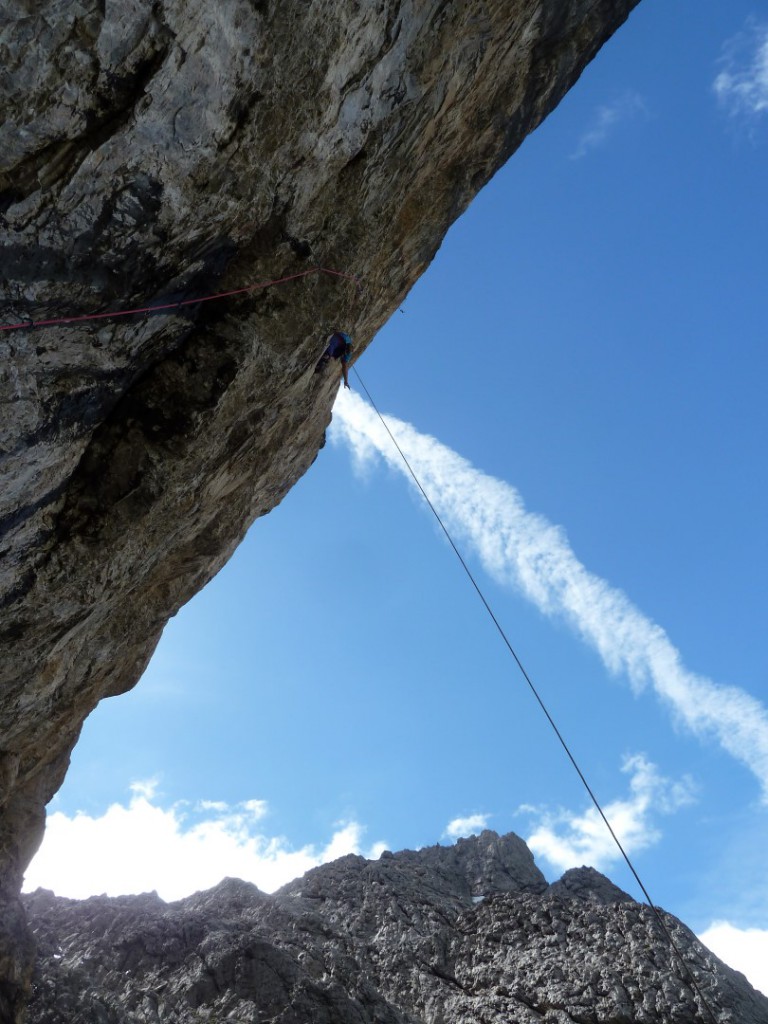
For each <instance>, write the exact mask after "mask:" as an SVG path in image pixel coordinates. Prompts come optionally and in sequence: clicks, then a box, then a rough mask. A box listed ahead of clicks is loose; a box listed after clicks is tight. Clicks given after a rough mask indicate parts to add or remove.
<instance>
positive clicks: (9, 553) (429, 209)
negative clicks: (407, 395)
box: [0, 0, 637, 1021]
mask: <svg viewBox="0 0 768 1024" xmlns="http://www.w3.org/2000/svg"><path fill="white" fill-rule="evenodd" d="M636 2H637V0H424V2H415V0H366V2H360V0H313V2H312V3H307V2H306V0H280V2H279V3H276V2H274V0H228V2H227V3H211V2H208V0H153V2H152V3H148V2H144V0H122V2H120V3H116V2H115V3H113V2H109V3H106V2H105V0H76V2H72V0H35V2H34V3H33V2H30V0H8V2H7V3H5V4H4V5H3V10H2V13H1V14H0V66H1V67H2V74H1V75H0V105H1V107H2V114H3V116H2V119H0V280H1V282H2V286H1V287H0V323H4V324H10V323H22V322H26V321H32V320H34V321H39V320H41V319H46V318H55V317H58V316H61V315H62V314H64V315H66V314H73V315H74V314H78V313H90V312H98V311H103V310H111V309H122V308H127V307H133V306H145V305H147V304H153V303H158V302H172V301H176V300H181V299H187V298H194V297H196V296H200V295H201V294H206V293H210V292H213V291H225V290H228V289H237V288H242V287H245V286H248V285H251V284H253V283H255V282H258V281H268V280H272V279H275V278H279V277H283V276H285V275H291V274H296V273H301V272H303V271H306V270H308V269H311V268H313V267H316V266H324V267H327V268H331V269H336V270H342V271H354V273H356V274H358V275H359V276H360V278H361V279H362V281H363V292H362V294H359V293H358V291H357V289H356V288H355V286H354V285H352V284H350V283H349V282H348V281H347V280H345V279H342V278H333V277H331V276H329V275H326V274H322V273H313V274H310V275H307V276H306V277H304V278H301V279H300V280H297V281H294V282H293V283H291V284H286V285H284V286H281V287H279V288H278V287H273V288H266V289H263V290H260V291H257V292H253V293H251V294H250V295H248V296H246V297H244V298H241V299H239V300H237V301H233V302H219V303H213V302H212V303H206V304H204V305H202V304H201V305H195V304H193V305H189V306H185V307H184V308H183V310H182V309H180V310H179V311H178V312H176V313H175V314H173V315H162V316H155V315H153V316H143V317H121V318H119V319H112V320H109V319H107V320H102V321H92V322H86V323H71V324H69V325H59V326H57V327H55V328H29V329H15V330H13V331H2V332H0V403H2V416H0V721H1V722H2V732H1V733H0V808H1V810H2V817H1V818H0V1020H9V1021H12V1020H15V1019H16V1018H17V1016H18V1014H19V1013H20V1012H21V1007H22V1005H23V999H24V992H25V990H26V988H27V985H28V981H29V974H30V969H31V959H30V956H31V953H30V950H31V947H30V945H29V940H28V935H27V934H26V932H25V928H24V923H23V921H24V918H23V913H22V910H21V906H20V904H19V902H18V892H19V887H20V883H21V878H22V874H23V871H24V869H25V867H26V865H27V863H28V862H29V859H30V857H31V856H32V854H33V853H34V850H35V849H36V847H37V845H38V843H39V841H40V838H41V835H42V830H43V827H44V818H45V810H44V809H45V805H46V803H47V802H48V801H49V800H50V798H51V797H52V795H53V794H54V793H55V791H56V790H57V788H58V787H59V785H60V784H61V781H62V779H63V777H64V774H65V772H66V769H67V765H68V760H69V755H70V751H71V749H72V747H73V745H74V743H75V742H76V739H77V736H78V733H79V730H80V727H81V725H82V722H83V720H84V719H85V717H86V716H87V715H88V714H89V713H90V711H91V710H92V709H93V708H94V706H95V705H96V704H97V702H98V701H99V700H100V699H102V698H103V697H105V696H112V695H116V694H119V693H121V692H124V691H125V690H126V689H128V688H129V687H131V686H133V685H134V684H135V683H136V681H137V680H138V678H139V676H140V675H141V672H142V670H143V668H144V666H145V665H146V663H147V661H148V659H149V657H150V655H151V653H152V650H153V648H154V646H155V644H156V643H157V640H158V638H159V636H160V633H161V631H162V629H163V626H164V624H165V622H166V621H167V620H168V618H169V616H171V615H172V614H174V612H175V611H176V610H177V609H178V608H179V607H180V606H181V605H182V604H183V603H184V602H185V601H187V600H188V599H189V598H190V597H191V596H192V595H193V594H194V593H195V592H196V591H197V590H198V589H199V588H200V587H201V586H202V585H204V583H205V582H207V580H209V579H210V578H211V576H212V575H214V574H215V573H216V572H217V571H218V569H219V568H220V567H221V566H222V565H223V564H224V562H225V561H226V560H227V559H228V558H229V556H230V555H231V553H232V552H233V550H234V549H235V547H236V546H237V544H238V543H239V541H240V539H241V538H242V536H243V535H244V532H245V530H246V529H247V527H248V526H249V525H250V524H251V523H252V522H253V520H254V519H255V518H256V517H258V516H260V515H263V514H264V513H266V512H268V511H269V510H270V509H272V508H274V506H275V505H276V504H278V503H279V501H280V500H281V499H282V497H283V496H284V495H285V494H286V492H287V491H288V490H289V489H290V487H291V486H292V485H293V484H294V483H295V481H296V480H297V479H298V478H299V477H300V476H301V475H302V474H303V473H304V472H305V471H306V470H307V468H308V467H309V466H310V464H311V463H312V461H313V459H314V458H315V456H316V454H317V451H318V449H319V448H320V447H321V445H322V444H323V438H324V430H325V427H326V426H327V423H328V421H329V417H330V408H331V404H332V400H333V395H334V391H335V382H334V381H332V380H331V379H330V377H324V378H319V377H316V376H315V375H313V373H312V367H313V365H314V363H315V361H316V359H317V357H318V355H319V354H320V352H321V351H322V345H323V337H324V335H325V334H327V332H328V331H329V330H330V329H332V328H333V327H336V326H339V325H340V324H343V325H344V326H345V327H346V328H347V329H348V330H350V331H351V332H352V333H353V334H354V335H355V338H356V340H357V342H358V348H359V349H363V348H364V347H365V345H366V344H367V343H368V341H369V340H370V339H371V338H372V337H373V335H374V334H375V332H376V330H377V329H378V328H379V327H380V325H381V324H382V323H383V322H384V321H385V320H386V319H387V318H388V316H389V315H390V313H391V312H392V311H393V310H394V309H395V308H396V307H397V305H398V304H399V303H400V302H401V301H402V299H403V297H404V295H405V294H406V293H407V291H408V289H409V288H410V286H411V285H412V284H413V282H414V281H415V280H416V278H417V277H418V275H419V274H420V273H422V272H423V270H424V269H425V268H426V267H427V265H428V264H429V261H430V260H431V258H432V256H433V254H434V252H435V250H436V248H437V246H438V245H439V244H440V241H441V239H442V237H443V235H444V233H445V231H446V229H447V227H448V226H449V224H450V223H451V222H452V221H453V220H454V219H455V218H456V216H458V214H459V213H461V211H462V210H463V209H464V208H465V207H466V205H467V204H468V203H469V201H470V200H471V198H472V196H473V195H475V193H476V192H477V191H478V190H479V189H480V188H481V187H482V185H483V184H484V183H485V182H486V181H487V180H488V179H489V177H490V176H491V175H492V174H493V172H494V171H495V170H496V169H497V168H498V167H499V166H500V164H501V163H502V162H503V161H504V160H506V158H507V157H508V156H509V155H510V154H511V153H512V152H513V151H514V150H515V149H516V147H517V146H519V145H520V143H521V142H522V140H523V139H524V138H525V136H526V135H527V134H528V133H529V132H530V131H532V130H533V129H534V128H535V127H536V126H537V125H538V124H539V123H540V121H541V120H542V119H543V118H544V117H545V116H546V115H547V113H548V112H549V111H550V110H551V109H552V108H553V107H554V106H555V105H556V104H557V102H558V101H559V100H560V98H561V97H562V96H563V95H564V94H565V92H566V91H567V90H568V88H570V86H571V85H572V84H573V83H574V82H575V81H576V79H577V78H578V76H579V74H580V73H581V71H582V70H583V68H584V67H585V65H586V64H587V63H588V62H589V60H590V59H591V58H592V57H593V56H594V55H595V53H596V52H597V51H598V49H599V48H600V46H601V45H602V44H603V43H604V42H605V41H606V39H608V37H609V36H610V35H611V33H612V32H613V31H615V29H616V28H617V27H618V26H619V25H621V24H622V22H623V21H624V20H625V19H626V17H627V16H628V14H629V12H630V11H631V9H632V8H633V7H634V5H635V3H636Z"/></svg>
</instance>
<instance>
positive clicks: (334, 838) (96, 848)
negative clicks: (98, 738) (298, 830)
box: [24, 780, 385, 900]
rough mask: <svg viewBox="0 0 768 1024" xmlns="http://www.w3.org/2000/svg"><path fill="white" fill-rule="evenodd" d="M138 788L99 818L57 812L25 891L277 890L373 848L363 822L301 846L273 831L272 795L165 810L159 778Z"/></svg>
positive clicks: (168, 896)
mask: <svg viewBox="0 0 768 1024" xmlns="http://www.w3.org/2000/svg"><path fill="white" fill-rule="evenodd" d="M131 791H132V794H131V797H130V800H129V802H128V804H127V805H124V804H120V803H114V804H112V805H111V806H110V807H109V808H107V810H106V811H105V812H104V813H103V814H102V815H99V816H97V817H91V816H90V815H88V814H85V813H83V812H82V811H78V812H77V813H76V814H75V815H74V817H69V816H68V815H66V814H63V813H62V812H60V811H57V812H54V813H53V814H50V815H49V816H48V822H47V825H46V832H45V838H44V839H43V843H42V846H41V847H40V850H39V851H38V853H37V856H36V857H35V858H34V860H33V861H32V863H31V864H30V866H29V869H28V870H27V874H26V878H25V882H24V891H25V892H31V891H32V890H34V889H36V888H38V887H42V888H46V889H52V890H53V891H54V892H55V893H56V894H57V895H58V896H67V897H70V898H72V899H85V898H87V897H88V896H94V895H100V894H102V893H106V894H107V895H108V896H120V895H125V894H128V893H140V892H150V891H152V890H156V891H157V893H158V894H159V895H160V896H161V897H162V898H163V899H165V900H176V899H181V898H182V897H184V896H188V895H190V894H191V893H193V892H197V891H199V890H201V889H207V888H210V887H211V886H214V885H216V884H217V883H218V882H220V881H221V879H222V878H224V877H227V876H230V877H234V878H242V879H244V880H245V881H248V882H253V883H254V884H255V885H257V886H258V887H259V888H260V889H261V890H262V891H264V892H273V891H274V890H275V889H278V888H279V887H280V886H281V885H285V883H286V882H289V881H291V880H292V879H293V878H297V877H298V876H300V875H303V874H304V873H305V872H306V871H309V870H310V868H314V867H317V866H318V865H319V864H325V863H327V862H328V861H331V860H336V858H338V857H343V856H344V855H345V854H348V853H363V850H362V842H363V834H364V832H365V829H364V828H363V826H361V825H359V824H358V823H357V822H355V821H347V822H339V823H338V824H337V825H336V826H335V831H334V832H333V834H332V835H331V838H330V839H329V840H328V842H327V843H326V844H325V845H324V846H319V847H318V846H315V845H311V844H310V845H306V846H302V847H300V848H298V849H296V848H293V847H292V846H291V845H290V843H289V842H288V841H287V840H286V839H285V838H284V837H282V836H269V835H267V834H265V832H264V829H263V825H262V822H263V819H264V818H265V817H267V815H268V807H267V804H266V802H265V801H264V800H246V801H243V802H241V803H238V804H234V805H230V804H227V803H225V802H223V801H202V802H200V803H198V804H191V803H188V802H184V801H182V802H179V803H175V804H173V805H171V806H170V807H165V808H164V807H162V806H161V805H160V802H159V800H158V798H157V784H156V782H155V781H154V780H151V781H149V782H135V783H133V784H132V786H131ZM384 848H385V847H384V844H382V843H377V844H374V846H373V847H371V848H370V849H369V850H367V851H366V852H365V854H364V855H365V856H368V857H377V856H378V855H379V854H380V853H381V852H382V850H383V849H384Z"/></svg>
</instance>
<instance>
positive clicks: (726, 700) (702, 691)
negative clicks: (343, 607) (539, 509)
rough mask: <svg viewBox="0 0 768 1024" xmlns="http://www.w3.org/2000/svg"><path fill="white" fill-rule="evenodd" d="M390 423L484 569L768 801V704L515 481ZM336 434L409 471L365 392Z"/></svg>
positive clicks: (338, 415) (346, 407)
mask: <svg viewBox="0 0 768 1024" xmlns="http://www.w3.org/2000/svg"><path fill="white" fill-rule="evenodd" d="M386 420H387V423H388V424H389V427H390V429H391V430H392V432H393V433H394V435H395V437H396V438H397V442H398V444H399V445H400V447H401V448H402V450H403V451H404V453H405V455H406V457H407V458H408V460H409V462H410V464H411V466H412V467H413V469H414V471H415V473H416V474H417V476H418V477H419V480H420V482H421V484H422V486H423V487H424V489H425V491H426V493H427V494H428V495H429V497H430V500H431V501H432V503H433V504H434V506H435V508H436V509H437V511H438V512H439V514H440V515H441V517H442V518H443V521H444V522H445V523H446V526H447V527H448V529H449V530H451V532H452V534H453V535H454V537H456V538H457V539H458V540H459V541H463V542H464V543H466V544H468V545H469V546H470V547H471V548H472V549H473V550H474V551H475V552H476V553H477V555H478V556H479V558H480V561H481V563H482V565H483V566H484V568H485V569H486V571H487V572H489V573H490V574H491V575H492V576H493V577H494V578H495V579H497V580H498V581H500V582H501V583H506V584H508V585H511V586H514V587H515V588H516V589H517V590H519V591H520V592H521V593H522V594H523V595H524V596H525V597H526V598H528V599H529V600H530V601H531V602H532V603H533V604H534V605H535V606H536V607H537V608H539V609H540V610H541V611H542V612H544V613H545V614H547V615H552V616H555V615H557V616H560V617H561V618H563V619H565V620H566V621H567V622H568V623H569V625H570V626H571V627H572V628H573V629H574V630H575V631H576V632H577V633H578V634H579V635H580V636H581V638H582V639H583V640H584V641H585V642H586V643H588V644H589V645H590V646H591V647H593V648H594V649H595V650H596V651H597V652H598V654H599V655H600V657H601V658H602V660H603V662H604V664H605V665H606V667H607V668H608V670H609V671H610V672H612V673H614V674H620V673H623V674H624V675H626V677H627V678H628V680H629V681H630V683H631V685H632V687H633V688H634V690H635V692H637V693H639V692H640V691H642V690H643V689H644V688H646V687H648V686H650V687H652V688H653V690H654V691H655V693H656V695H657V696H658V697H659V698H660V699H661V701H662V702H663V704H664V705H665V706H666V707H667V708H669V710H670V711H671V712H672V713H673V715H674V717H675V719H676V721H677V722H678V723H680V724H681V725H683V726H684V727H686V728H687V729H689V730H690V731H691V732H693V733H695V734H696V735H698V736H700V737H702V738H704V737H713V738H715V739H716V740H717V742H719V744H720V745H721V746H722V747H723V749H724V750H726V751H727V752H728V753H729V754H730V755H731V756H732V757H734V758H736V760H738V761H741V762H742V763H743V764H745V765H746V766H747V767H748V768H749V769H750V771H752V772H753V773H754V775H755V776H756V777H757V779H758V780H759V782H760V785H761V786H762V789H763V796H764V799H765V800H766V802H768V711H766V708H765V707H764V706H763V705H762V704H761V703H760V702H759V701H758V700H756V699H755V698H754V697H752V696H750V694H748V693H746V692H745V691H744V690H741V689H738V688H737V687H735V686H724V685H721V684H717V683H714V682H712V681H711V680H709V679H706V678H704V677H702V676H698V675H695V674H694V673H692V672H689V671H688V670H687V669H686V668H685V666H684V665H683V664H682V662H681V660H680V654H679V652H678V651H677V650H676V648H675V647H673V645H672V643H671V642H670V640H669V638H668V637H667V635H666V633H665V632H664V630H663V629H662V628H661V627H660V626H657V625H656V624H655V623H654V622H652V621H651V620H650V619H648V618H646V617H645V616H644V615H643V614H642V613H641V612H640V611H639V610H638V609H637V608H636V607H635V606H634V605H633V604H632V603H631V602H630V601H629V599H628V598H627V597H626V596H625V595H624V594H623V593H622V592H621V591H620V590H617V589H615V588H614V587H611V586H610V585H609V584H608V583H606V582H605V581H604V580H602V579H600V578H599V577H598V576H595V575H593V574H592V573H590V572H588V570H587V569H585V567H584V566H583V565H582V564H581V563H580V562H579V561H578V559H577V558H576V556H575V555H574V553H573V551H572V550H571V548H570V546H569V544H568V540H567V538H566V536H565V534H564V532H563V531H562V530H561V529H560V528H559V527H557V526H553V525H552V524H551V523H549V522H548V521H547V520H546V519H544V518H543V516H539V515H535V514H533V513H531V512H528V511H527V510H526V508H525V505H524V504H523V500H522V498H521V497H520V495H519V493H518V492H517V491H516V490H515V489H514V488H513V487H511V486H510V485H509V484H507V483H504V482H503V481H501V480H497V479H495V478H494V477H490V476H487V475H485V474H483V473H481V472H480V471H479V470H477V469H475V468H474V466H472V465H471V464H470V463H469V462H468V461H467V460H466V459H463V458H462V457H461V456H460V455H457V454H456V452H453V451H451V449H450V448H446V447H445V445H442V444H440V442H439V441H436V440H435V439H434V438H433V437H429V436H427V435H425V434H420V433H418V431H416V430H415V429H414V428H413V427H412V426H411V425H410V424H408V423H404V422H402V421H400V420H396V419H394V418H392V417H386ZM330 436H331V439H332V440H336V441H343V442H345V443H347V444H348V445H349V446H350V448H351V449H352V451H353V452H354V453H355V457H356V458H357V459H358V460H366V459H370V458H371V457H372V456H373V455H374V454H378V455H380V456H381V457H383V458H384V459H385V461H386V462H387V463H388V464H389V465H390V466H392V467H393V468H395V469H397V470H398V471H399V472H402V473H405V474H406V476H408V473H407V470H406V469H405V468H404V466H403V462H402V460H401V458H400V456H399V455H398V453H397V451H396V450H395V448H394V446H393V445H392V442H391V440H390V438H389V436H388V435H387V433H386V430H385V429H384V427H383V426H382V424H381V421H380V420H379V418H378V416H377V415H376V413H375V412H374V410H373V409H372V408H371V407H370V406H369V405H367V404H366V403H365V402H364V401H363V400H362V399H361V398H360V397H359V396H358V395H356V394H354V393H351V392H349V391H342V392H340V394H339V398H338V399H337V401H336V405H335V406H334V420H333V423H332V426H331V435H330ZM409 479H410V478H409Z"/></svg>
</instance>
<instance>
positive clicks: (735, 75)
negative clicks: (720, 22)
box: [712, 23, 768, 116]
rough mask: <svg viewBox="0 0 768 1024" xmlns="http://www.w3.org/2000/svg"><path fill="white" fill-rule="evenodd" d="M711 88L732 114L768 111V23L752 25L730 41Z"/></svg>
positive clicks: (751, 114)
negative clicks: (767, 24) (721, 66)
mask: <svg viewBox="0 0 768 1024" xmlns="http://www.w3.org/2000/svg"><path fill="white" fill-rule="evenodd" d="M721 63H722V64H723V70H722V71H720V73H719V74H718V75H717V77H716V78H715V81H714V83H713V86H712V88H713V89H714V92H715V95H716V96H717V98H718V100H719V101H720V103H722V104H723V106H724V107H726V109H727V110H728V111H729V112H730V113H731V114H733V115H748V116H755V115H759V114H765V113H768V26H766V25H757V24H754V23H752V24H750V25H749V26H748V28H747V30H746V31H745V32H743V33H741V34H740V35H738V36H735V37H734V38H733V39H731V40H729V41H728V43H727V44H726V46H725V47H724V53H723V57H722V60H721Z"/></svg>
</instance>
